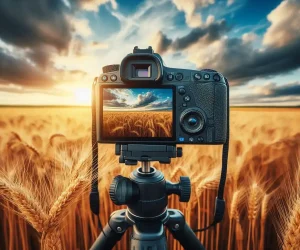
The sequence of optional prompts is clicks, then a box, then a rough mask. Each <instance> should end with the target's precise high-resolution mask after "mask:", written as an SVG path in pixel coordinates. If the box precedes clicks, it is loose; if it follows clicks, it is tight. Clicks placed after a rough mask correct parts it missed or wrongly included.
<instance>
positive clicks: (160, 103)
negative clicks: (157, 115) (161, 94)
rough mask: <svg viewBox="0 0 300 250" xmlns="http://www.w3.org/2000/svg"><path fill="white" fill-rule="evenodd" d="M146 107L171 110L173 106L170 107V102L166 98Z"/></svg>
mask: <svg viewBox="0 0 300 250" xmlns="http://www.w3.org/2000/svg"><path fill="white" fill-rule="evenodd" d="M148 107H150V108H156V109H171V108H172V107H173V106H172V100H171V99H170V98H168V99H166V100H163V101H158V102H153V103H151V104H149V105H148Z"/></svg>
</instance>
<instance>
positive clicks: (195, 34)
mask: <svg viewBox="0 0 300 250" xmlns="http://www.w3.org/2000/svg"><path fill="white" fill-rule="evenodd" d="M229 30H230V27H229V26H228V25H227V23H226V21H225V20H221V21H220V22H215V23H211V24H209V25H207V26H206V27H199V28H194V29H192V31H191V32H190V33H189V34H187V35H186V36H183V37H180V38H177V39H175V40H174V41H172V40H171V39H169V38H167V36H166V35H165V34H163V33H162V32H161V31H159V32H158V34H157V37H156V51H157V52H158V53H164V52H166V51H167V50H168V49H170V48H171V49H173V50H174V51H180V50H184V49H186V48H188V47H189V46H191V45H193V44H195V43H197V42H198V40H199V39H200V38H203V41H202V43H203V44H209V43H211V42H213V41H216V40H219V39H220V37H221V36H222V35H223V34H225V33H226V32H228V31H229Z"/></svg>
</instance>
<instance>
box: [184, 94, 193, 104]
mask: <svg viewBox="0 0 300 250" xmlns="http://www.w3.org/2000/svg"><path fill="white" fill-rule="evenodd" d="M183 99H184V101H185V102H189V101H190V100H191V97H190V96H188V95H187V96H185V97H184V98H183Z"/></svg>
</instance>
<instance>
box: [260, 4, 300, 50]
mask: <svg viewBox="0 0 300 250" xmlns="http://www.w3.org/2000/svg"><path fill="white" fill-rule="evenodd" d="M268 20H269V21H270V22H271V26H270V27H269V28H268V29H267V32H266V33H265V35H264V39H263V44H264V45H267V46H272V47H283V46H285V45H287V44H290V43H292V42H293V41H295V40H298V41H299V40H300V32H299V27H300V1H299V0H285V1H282V2H281V3H280V4H279V6H277V8H276V9H274V10H273V11H272V12H271V13H270V14H269V15H268Z"/></svg>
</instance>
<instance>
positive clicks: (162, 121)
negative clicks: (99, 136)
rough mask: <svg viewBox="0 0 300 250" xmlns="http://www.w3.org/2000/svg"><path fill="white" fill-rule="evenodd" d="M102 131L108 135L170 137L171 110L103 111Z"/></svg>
mask: <svg viewBox="0 0 300 250" xmlns="http://www.w3.org/2000/svg"><path fill="white" fill-rule="evenodd" d="M103 131H105V133H106V134H107V136H109V137H111V136H112V137H171V136H172V111H148V112H128V111H127V112H124V111H123V112H117V111H104V112H103Z"/></svg>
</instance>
